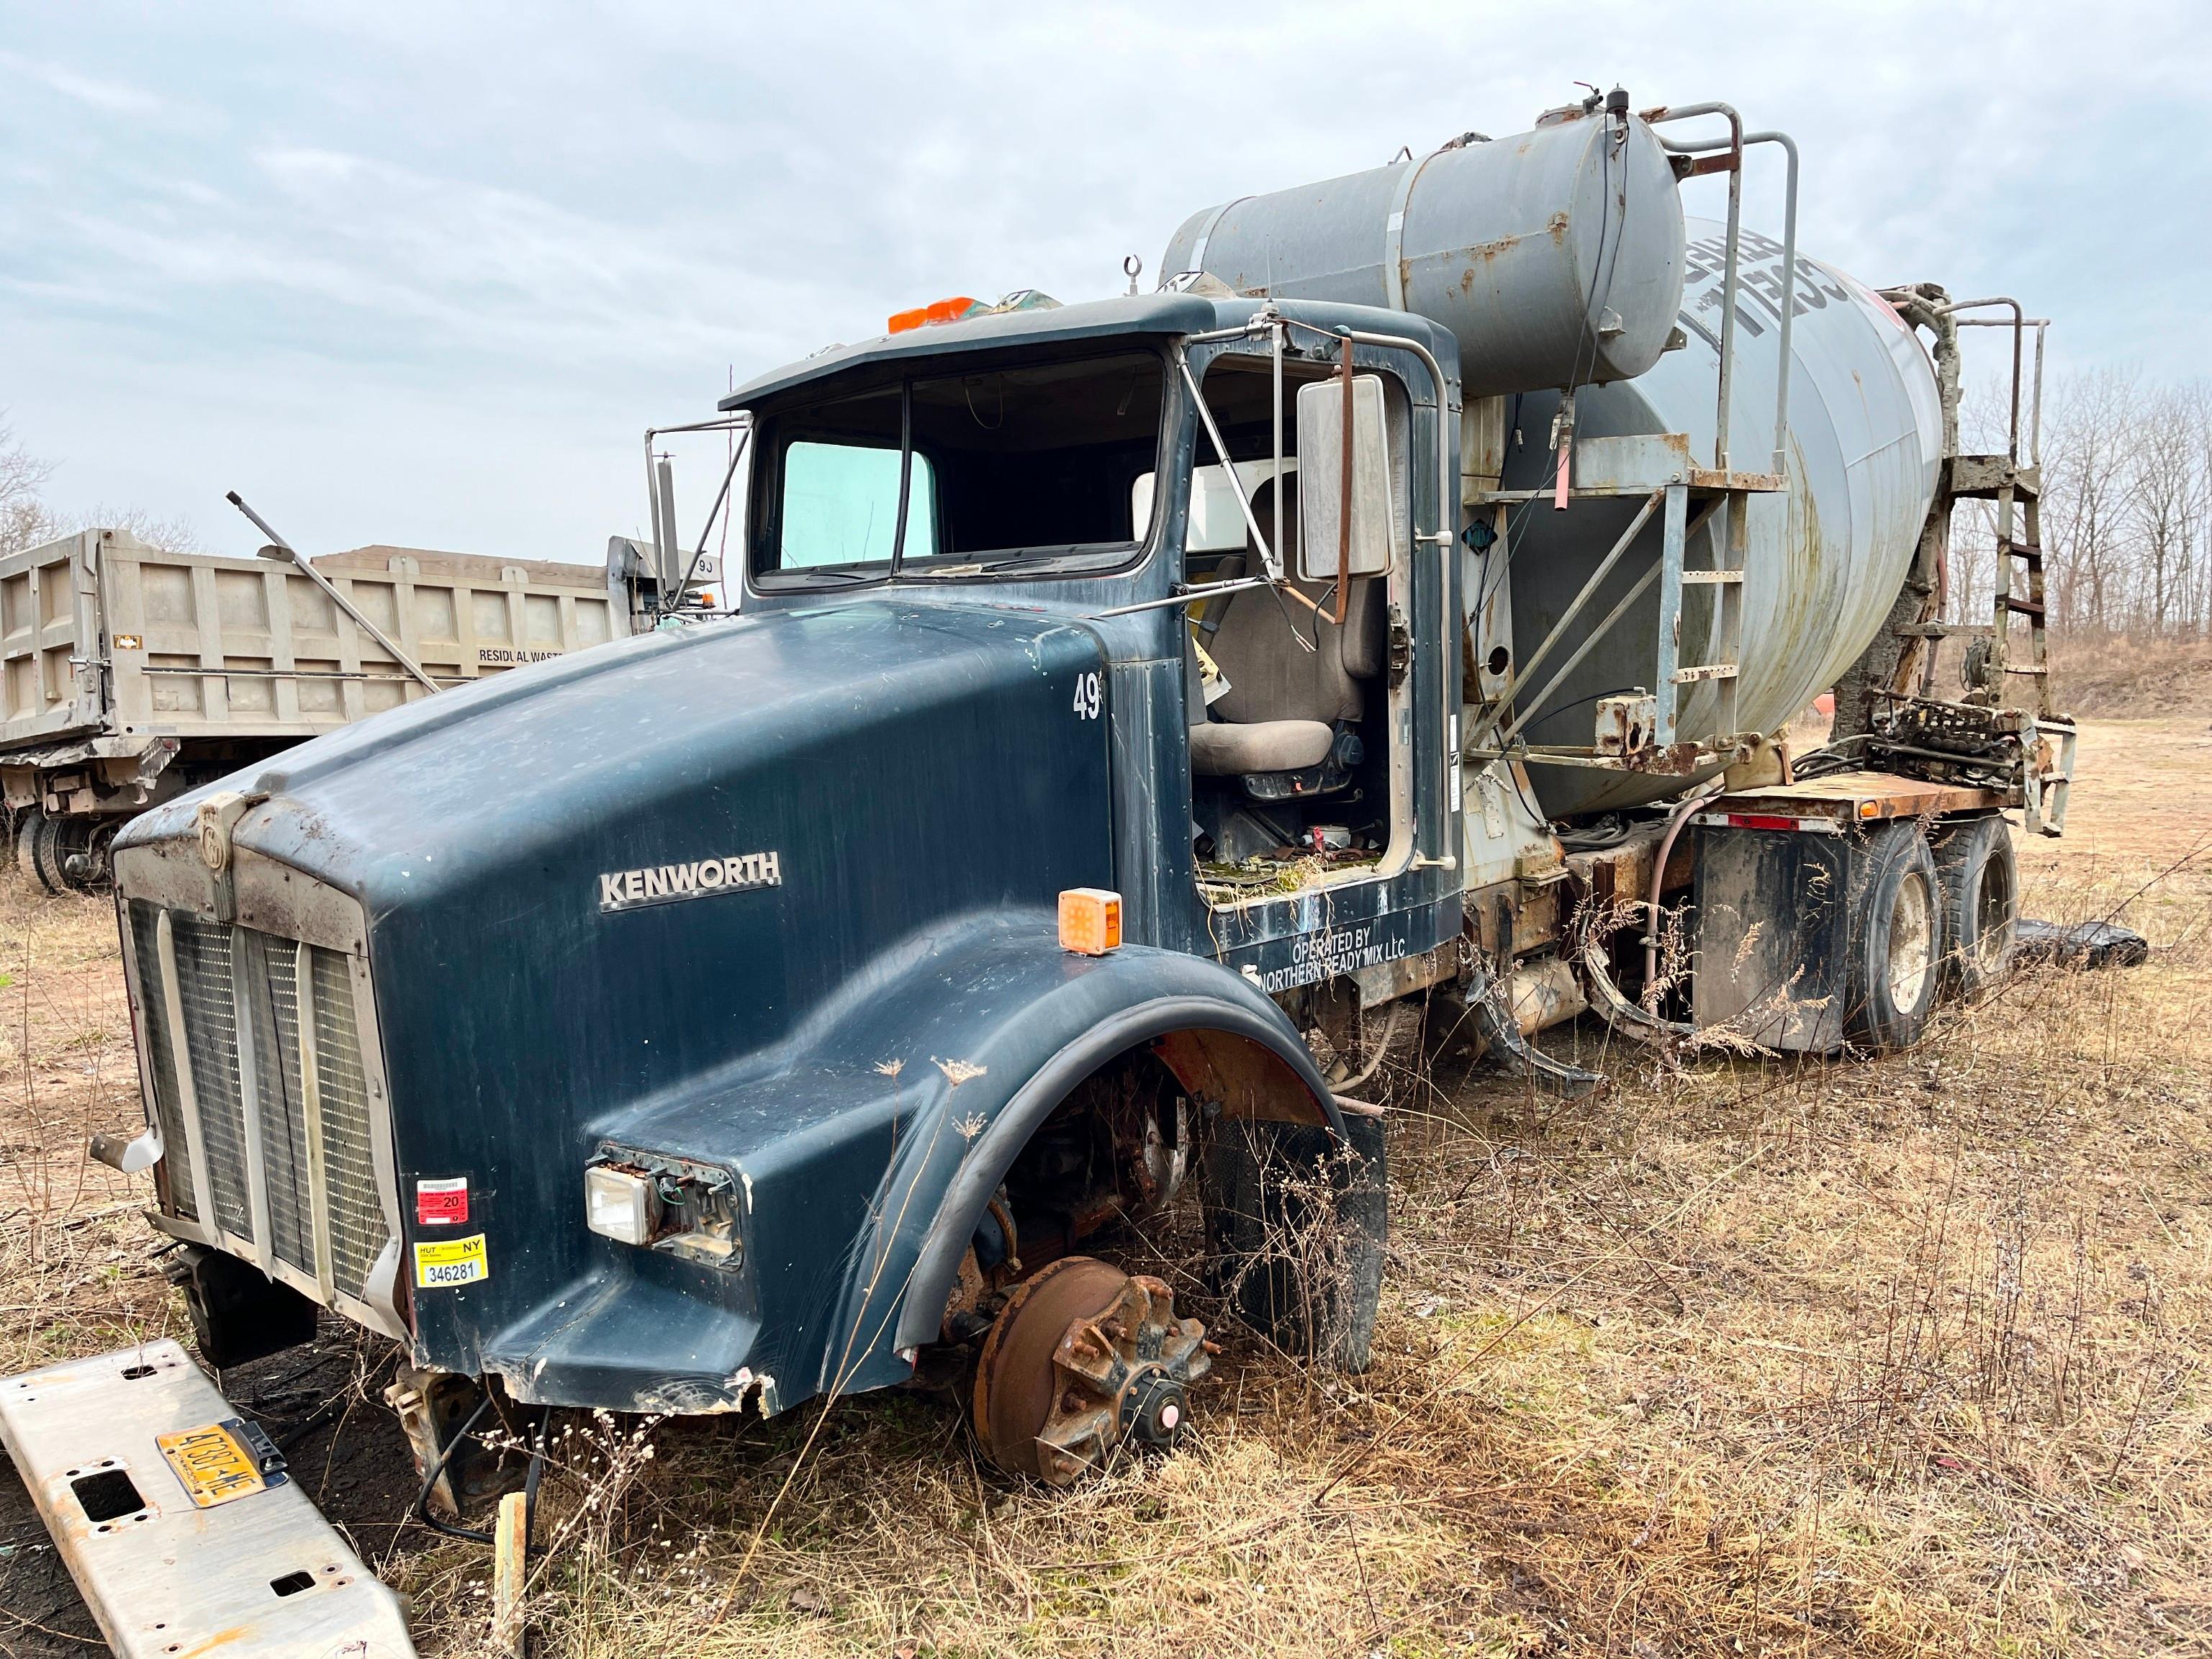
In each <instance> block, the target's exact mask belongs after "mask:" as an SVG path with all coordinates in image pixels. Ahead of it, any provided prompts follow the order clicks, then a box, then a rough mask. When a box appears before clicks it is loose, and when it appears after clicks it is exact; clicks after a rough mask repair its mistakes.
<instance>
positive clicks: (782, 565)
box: [776, 441, 937, 570]
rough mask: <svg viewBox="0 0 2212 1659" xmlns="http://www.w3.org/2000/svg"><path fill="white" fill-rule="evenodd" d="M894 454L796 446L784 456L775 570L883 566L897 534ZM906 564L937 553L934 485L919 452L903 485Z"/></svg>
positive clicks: (881, 450)
mask: <svg viewBox="0 0 2212 1659" xmlns="http://www.w3.org/2000/svg"><path fill="white" fill-rule="evenodd" d="M898 481H899V452H898V451H897V449H896V448H890V449H884V448H878V447H874V446H872V445H865V444H825V443H814V442H810V441H799V442H797V443H793V444H792V445H790V446H789V447H787V448H786V449H785V450H784V452H783V491H782V497H783V500H782V513H781V520H782V533H781V538H780V542H779V545H778V548H777V556H776V566H777V568H779V569H783V570H805V569H816V568H821V567H823V566H825V565H844V564H888V563H889V562H890V556H891V544H892V540H893V538H895V537H896V534H897V532H898ZM906 501H907V515H906V557H907V558H908V559H909V560H913V559H926V558H928V557H929V556H931V555H933V554H934V553H935V552H936V551H937V481H936V474H935V471H934V469H933V468H932V467H931V465H930V464H929V458H928V457H927V455H923V454H921V453H916V454H915V458H914V469H913V471H912V473H911V474H910V475H909V477H908V480H907V492H906Z"/></svg>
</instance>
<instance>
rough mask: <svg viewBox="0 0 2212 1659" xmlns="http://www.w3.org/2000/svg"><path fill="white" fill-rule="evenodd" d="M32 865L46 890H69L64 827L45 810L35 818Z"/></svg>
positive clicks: (62, 891)
mask: <svg viewBox="0 0 2212 1659" xmlns="http://www.w3.org/2000/svg"><path fill="white" fill-rule="evenodd" d="M31 865H32V868H33V872H34V873H35V874H36V875H37V876H38V878H39V885H40V886H41V887H43V888H45V889H46V891H48V892H49V893H56V894H59V893H65V892H67V891H68V890H69V877H68V876H67V875H66V874H64V872H63V870H62V827H61V825H60V824H58V823H56V822H55V821H54V820H53V819H52V818H50V817H47V816H46V814H45V813H44V812H41V813H40V814H39V815H38V817H36V818H35V819H34V820H33V825H32V832H31Z"/></svg>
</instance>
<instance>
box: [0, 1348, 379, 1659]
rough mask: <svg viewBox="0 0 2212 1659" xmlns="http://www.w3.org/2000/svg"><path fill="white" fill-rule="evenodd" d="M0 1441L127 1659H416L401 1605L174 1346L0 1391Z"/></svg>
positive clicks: (55, 1371)
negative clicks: (217, 1658) (210, 1657)
mask: <svg viewBox="0 0 2212 1659" xmlns="http://www.w3.org/2000/svg"><path fill="white" fill-rule="evenodd" d="M0 1440H4V1441H5V1443H6V1444H7V1447H8V1452H9V1455H10V1456H11V1457H13V1458H14V1459H15V1468H16V1469H17V1470H18V1472H20V1473H21V1475H22V1477H23V1484H24V1485H25V1486H27V1487H29V1488H30V1492H31V1498H32V1501H33V1503H35V1504H37V1505H38V1508H39V1514H40V1517H41V1518H42V1519H43V1520H44V1521H45V1522H46V1530H47V1531H48V1532H49V1533H51V1534H52V1535H53V1541H54V1545H55V1547H56V1548H57V1549H58V1550H59V1551H60V1552H61V1555H62V1559H64V1561H66V1562H67V1563H68V1564H69V1570H70V1576H71V1577H74V1578H75V1579H76V1584H77V1588H78V1589H79V1590H81V1591H82V1592H83V1595H84V1599H85V1604H86V1605H87V1606H88V1607H90V1608H91V1609H92V1615H93V1617H94V1619H96V1620H99V1622H100V1631H101V1632H102V1633H103V1634H104V1635H105V1636H106V1638H107V1640H108V1644H109V1645H110V1646H111V1647H112V1648H113V1649H114V1650H115V1651H116V1652H117V1653H118V1654H119V1655H122V1656H124V1659H138V1656H142V1655H143V1656H146V1659H169V1656H173V1655H178V1654H190V1653H204V1652H210V1651H212V1650H216V1649H217V1648H218V1647H220V1649H221V1651H222V1653H223V1654H224V1655H225V1656H227V1659H248V1656H267V1659H301V1656H305V1659H324V1656H331V1659H339V1656H343V1659H413V1655H414V1652H415V1644H414V1643H413V1641H412V1640H411V1639H410V1638H409V1636H408V1633H407V1620H406V1616H405V1614H404V1613H403V1611H402V1609H401V1605H400V1601H399V1598H398V1595H395V1594H394V1593H393V1592H392V1590H390V1589H387V1588H386V1586H384V1585H383V1584H380V1583H378V1582H377V1581H376V1578H375V1577H374V1575H373V1574H371V1573H370V1572H369V1571H368V1569H367V1568H366V1567H364V1566H363V1565H362V1563H361V1560H360V1559H359V1558H358V1557H356V1555H355V1554H354V1553H353V1552H352V1551H351V1550H350V1549H349V1548H348V1547H346V1544H345V1542H344V1541H343V1539H342V1538H340V1537H339V1535H338V1534H337V1529H336V1528H333V1527H332V1526H331V1523H330V1522H327V1521H325V1519H323V1517H322V1515H321V1514H320V1512H319V1511H318V1510H316V1508H315V1506H314V1504H313V1503H312V1502H310V1501H309V1500H308V1498H307V1494H306V1493H305V1492H301V1490H300V1488H299V1487H298V1486H295V1485H294V1484H293V1483H292V1481H291V1480H289V1478H288V1477H287V1476H286V1474H285V1473H284V1469H283V1458H282V1457H281V1456H279V1455H277V1453H276V1448H275V1447H274V1446H273V1445H272V1444H270V1442H269V1440H268V1438H267V1437H266V1436H265V1435H264V1434H263V1433H262V1432H261V1430H260V1429H259V1427H258V1425H254V1424H252V1423H249V1422H246V1420H244V1419H241V1418H240V1416H239V1413H237V1412H236V1411H234V1410H233V1409H232V1407H231V1405H230V1403H229V1401H226V1400H225V1399H224V1398H223V1397H222V1394H221V1393H220V1392H218V1391H217V1390H216V1386H215V1384H214V1383H210V1381H209V1380H208V1378H207V1376H206V1375H205V1373H204V1372H203V1371H202V1370H200V1369H199V1367H198V1366H197V1365H196V1364H193V1363H192V1362H191V1360H190V1359H189V1358H186V1357H185V1351H184V1349H182V1348H181V1347H179V1346H178V1345H177V1344H176V1343H174V1342H171V1341H167V1340H164V1341H160V1342H149V1343H146V1344H145V1345H143V1346H140V1347H136V1348H123V1349H119V1350H118V1351H117V1352H113V1353H106V1354H100V1355H97V1356H95V1357H94V1358H89V1359H77V1360H70V1361H69V1362H67V1363H66V1364H59V1365H52V1366H48V1367H47V1368H46V1370H37V1371H28V1372H26V1373H24V1374H23V1375H21V1376H11V1377H8V1378H6V1379H4V1380H0Z"/></svg>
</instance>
